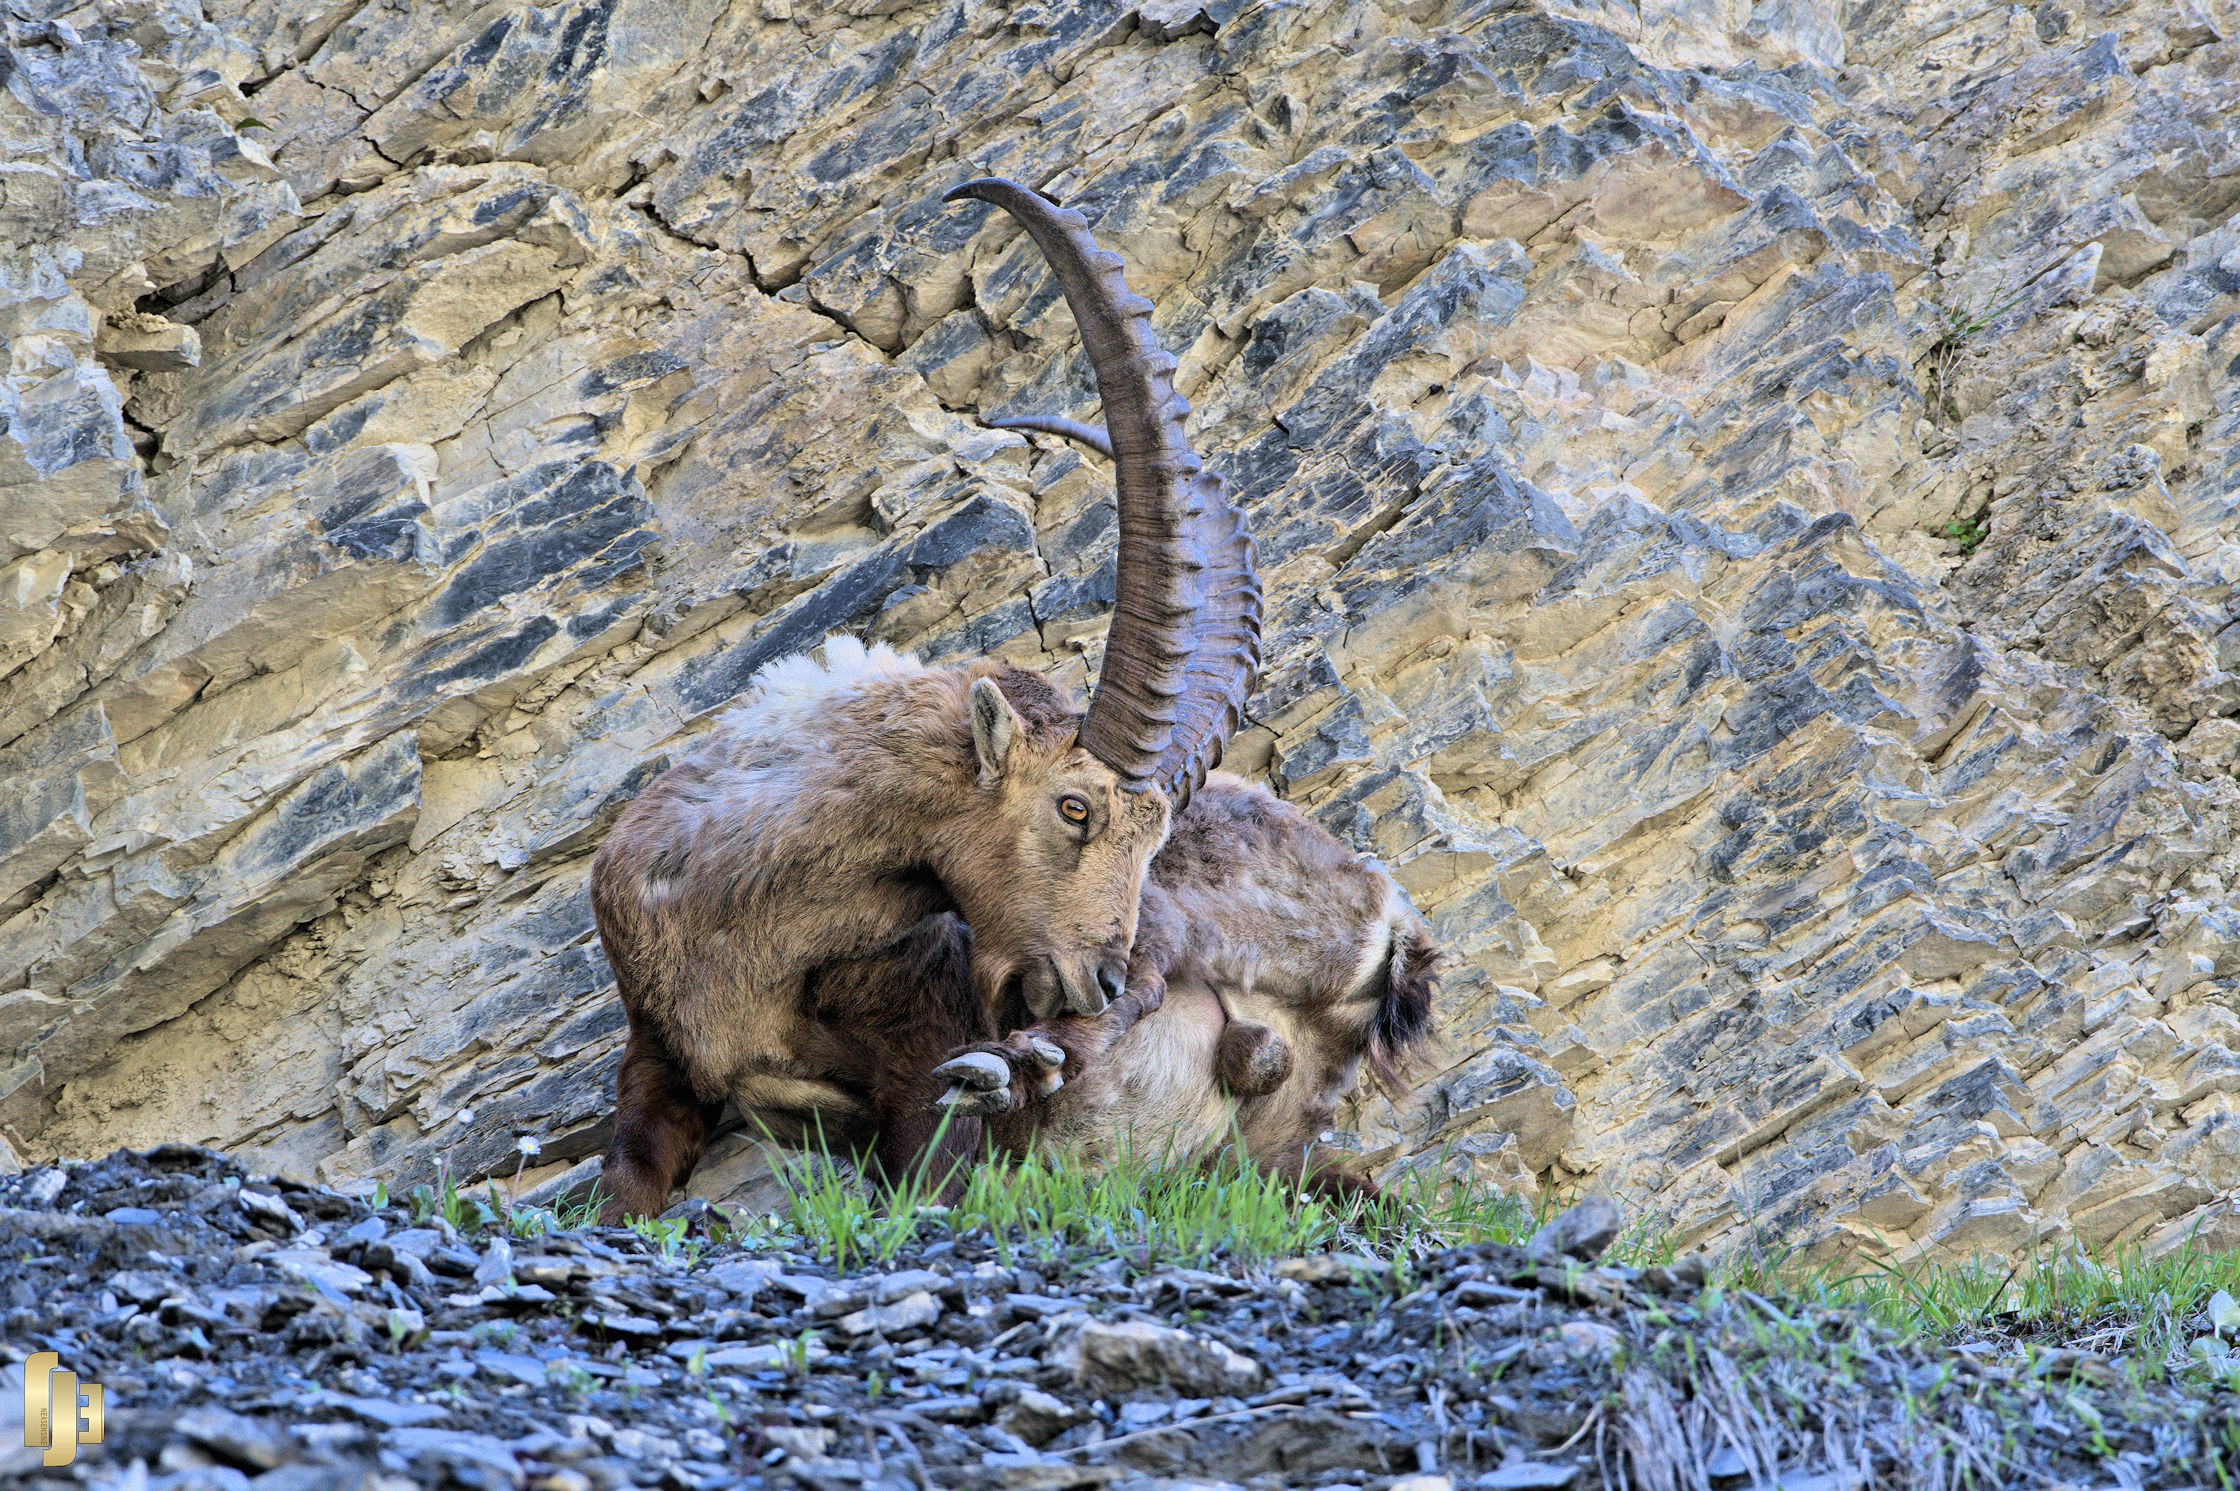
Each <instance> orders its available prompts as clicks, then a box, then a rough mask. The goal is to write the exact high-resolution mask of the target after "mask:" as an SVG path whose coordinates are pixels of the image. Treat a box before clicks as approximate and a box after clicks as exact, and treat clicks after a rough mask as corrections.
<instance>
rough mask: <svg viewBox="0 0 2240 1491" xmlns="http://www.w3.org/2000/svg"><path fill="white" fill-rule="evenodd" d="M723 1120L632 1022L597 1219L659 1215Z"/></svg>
mask: <svg viewBox="0 0 2240 1491" xmlns="http://www.w3.org/2000/svg"><path fill="white" fill-rule="evenodd" d="M722 1116H723V1105H722V1104H721V1103H703V1102H702V1101H700V1099H699V1098H698V1097H697V1096H695V1095H694V1093H693V1091H692V1084H691V1083H690V1082H688V1081H686V1080H685V1075H684V1072H683V1070H682V1069H681V1068H680V1067H678V1065H677V1064H676V1062H675V1061H673V1060H672V1059H671V1058H670V1056H669V1053H668V1051H667V1050H665V1049H664V1048H663V1047H662V1045H661V1043H660V1042H659V1041H657V1040H653V1039H650V1038H649V1037H648V1036H647V1034H646V1033H645V1032H644V1031H642V1030H640V1029H638V1028H637V1027H636V1026H635V1025H633V1027H632V1029H631V1031H630V1040H629V1043H628V1044H627V1045H625V1046H624V1047H623V1049H622V1069H621V1071H620V1072H618V1073H617V1074H616V1076H615V1114H614V1142H613V1143H612V1144H610V1145H609V1146H608V1147H607V1157H606V1162H605V1164H604V1166H603V1167H602V1168H601V1171H600V1185H601V1188H602V1189H604V1190H605V1191H606V1193H607V1202H606V1205H605V1207H604V1208H602V1210H601V1212H600V1220H601V1221H603V1222H606V1223H608V1224H610V1225H612V1224H614V1223H618V1222H620V1221H621V1220H622V1219H623V1218H624V1217H627V1216H641V1217H650V1216H654V1215H657V1214H658V1213H659V1212H660V1211H661V1209H662V1208H663V1207H665V1206H667V1205H668V1204H669V1195H670V1193H671V1192H672V1191H674V1190H676V1188H677V1187H678V1186H681V1185H683V1184H684V1183H685V1181H686V1180H688V1179H689V1178H690V1177H691V1175H692V1167H693V1166H694V1165H697V1164H698V1163H699V1162H700V1156H701V1155H702V1154H703V1153H705V1152H706V1150H707V1148H708V1135H709V1134H710V1133H711V1132H713V1131H714V1129H715V1125H716V1122H717V1120H719V1119H720V1118H721V1117H722Z"/></svg>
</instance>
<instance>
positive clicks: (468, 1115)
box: [452, 1108, 474, 1128]
mask: <svg viewBox="0 0 2240 1491" xmlns="http://www.w3.org/2000/svg"><path fill="white" fill-rule="evenodd" d="M452 1119H453V1121H454V1122H456V1123H457V1124H458V1125H459V1126H460V1127H461V1128H464V1127H466V1126H467V1125H468V1124H470V1123H473V1122H474V1109H472V1108H461V1109H460V1110H459V1111H458V1112H457V1113H455V1114H453V1115H452Z"/></svg>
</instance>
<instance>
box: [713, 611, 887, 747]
mask: <svg viewBox="0 0 2240 1491" xmlns="http://www.w3.org/2000/svg"><path fill="white" fill-rule="evenodd" d="M925 671H926V665H925V664H924V663H921V662H919V661H918V660H917V659H916V658H914V657H911V656H910V655H909V654H907V653H901V652H896V651H895V650H894V649H893V648H892V647H889V646H888V645H887V644H886V643H884V642H879V643H875V644H873V645H872V646H870V647H866V646H864V645H863V643H862V641H861V640H860V639H858V638H855V637H851V636H849V635H847V634H846V633H845V632H834V633H833V634H832V635H831V636H829V637H827V638H825V639H824V647H823V656H822V657H821V658H820V657H819V656H818V655H817V653H816V652H815V651H809V652H797V653H794V654H793V655H791V656H790V657H782V658H779V659H778V660H777V661H775V662H772V663H766V664H764V665H763V668H762V670H761V671H760V672H758V673H756V674H755V676H754V681H753V682H752V683H751V684H749V685H748V688H747V692H746V693H745V695H743V696H742V697H741V698H740V700H739V702H738V703H737V704H734V705H732V706H731V708H729V709H727V710H725V711H724V712H723V714H722V716H721V717H720V718H719V719H718V720H717V724H718V725H720V726H721V727H722V728H724V729H726V730H737V731H739V732H741V733H742V734H747V735H754V736H761V737H764V738H771V737H777V736H783V735H788V734H791V733H792V732H793V731H794V730H795V729H796V728H798V727H799V726H801V725H802V724H803V723H804V722H806V721H807V720H809V719H810V718H812V717H813V716H815V715H817V714H819V713H821V712H822V711H823V710H824V708H825V707H826V706H827V705H828V704H830V703H831V701H832V700H833V699H834V698H835V697H836V696H838V695H841V694H849V693H853V692H855V691H856V690H858V689H860V688H862V687H864V686H865V685H866V684H871V683H877V682H881V681H884V680H888V679H897V678H908V677H911V676H912V675H914V674H919V673H923V672H925Z"/></svg>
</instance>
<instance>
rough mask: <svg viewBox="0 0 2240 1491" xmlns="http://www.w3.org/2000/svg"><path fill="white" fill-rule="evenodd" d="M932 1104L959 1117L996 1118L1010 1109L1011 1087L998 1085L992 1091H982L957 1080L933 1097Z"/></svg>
mask: <svg viewBox="0 0 2240 1491" xmlns="http://www.w3.org/2000/svg"><path fill="white" fill-rule="evenodd" d="M933 1105H934V1106H935V1107H936V1108H943V1109H946V1110H948V1111H949V1112H951V1113H954V1114H956V1115H957V1116H958V1117H959V1118H996V1117H1000V1116H1001V1115H1003V1114H1005V1113H1009V1112H1010V1111H1011V1089H1010V1088H1008V1087H998V1088H996V1089H995V1090H994V1091H993V1092H982V1091H980V1090H979V1089H977V1088H972V1087H967V1086H965V1085H964V1084H963V1083H962V1082H959V1083H958V1084H957V1085H956V1086H954V1087H952V1088H950V1089H949V1090H948V1091H947V1092H945V1093H943V1094H941V1096H939V1097H937V1098H935V1099H934V1100H933Z"/></svg>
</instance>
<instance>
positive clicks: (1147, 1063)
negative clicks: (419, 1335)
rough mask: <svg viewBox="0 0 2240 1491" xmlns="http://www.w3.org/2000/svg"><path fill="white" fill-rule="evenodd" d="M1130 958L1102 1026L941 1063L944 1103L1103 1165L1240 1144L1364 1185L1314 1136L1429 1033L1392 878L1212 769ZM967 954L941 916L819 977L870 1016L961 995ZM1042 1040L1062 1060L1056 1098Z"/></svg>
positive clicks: (1294, 1166)
mask: <svg viewBox="0 0 2240 1491" xmlns="http://www.w3.org/2000/svg"><path fill="white" fill-rule="evenodd" d="M1135 954H1136V959H1137V963H1138V965H1139V966H1138V969H1137V971H1136V974H1135V976H1134V978H1133V980H1132V982H1131V987H1130V989H1129V991H1128V992H1127V993H1126V994H1125V995H1124V996H1123V997H1122V998H1120V999H1116V1000H1115V1001H1113V1003H1112V1005H1111V1006H1110V1007H1109V1008H1107V1009H1106V1010H1104V1011H1103V1012H1101V1013H1100V1014H1097V1015H1094V1016H1066V1017H1062V1018H1058V1019H1054V1020H1049V1021H1045V1022H1043V1023H1041V1024H1039V1025H1035V1026H1032V1027H1030V1028H1028V1029H1026V1030H1022V1031H1019V1032H1017V1033H1016V1034H1014V1035H1012V1036H1011V1037H1009V1038H1007V1039H1005V1040H1001V1041H994V1040H990V1041H983V1042H979V1043H976V1044H973V1045H970V1046H968V1047H966V1049H965V1051H964V1052H963V1053H961V1058H962V1059H957V1060H952V1061H951V1062H950V1063H948V1064H947V1065H946V1066H945V1067H944V1071H945V1072H947V1073H948V1074H950V1075H953V1076H955V1077H957V1078H959V1079H960V1081H961V1082H962V1083H963V1084H964V1088H963V1090H962V1091H959V1092H956V1093H953V1094H951V1095H950V1098H951V1102H952V1105H953V1106H955V1107H957V1108H959V1109H960V1110H961V1111H963V1112H966V1113H989V1114H992V1115H993V1116H990V1117H988V1118H987V1119H986V1122H987V1126H988V1136H989V1138H990V1139H991V1140H992V1141H993V1142H994V1144H995V1146H996V1147H997V1148H999V1149H1003V1150H1006V1151H1009V1152H1012V1153H1014V1154H1020V1153H1025V1152H1027V1151H1029V1150H1037V1149H1039V1150H1042V1151H1045V1152H1057V1151H1068V1152H1072V1153H1074V1154H1077V1155H1079V1156H1080V1157H1082V1158H1085V1159H1089V1160H1091V1161H1096V1160H1109V1159H1110V1158H1112V1156H1113V1155H1114V1154H1115V1152H1116V1149H1117V1147H1118V1146H1119V1145H1122V1144H1128V1145H1132V1146H1133V1147H1134V1148H1135V1151H1136V1152H1137V1153H1138V1154H1139V1155H1145V1156H1147V1157H1150V1158H1154V1159H1163V1160H1168V1161H1172V1162H1178V1163H1179V1162H1185V1161H1189V1160H1193V1159H1199V1158H1203V1157H1205V1156H1207V1155H1209V1154H1211V1153H1212V1152H1214V1151H1215V1150H1217V1149H1219V1148H1221V1147H1222V1146H1224V1145H1227V1144H1231V1143H1233V1142H1241V1146H1242V1149H1243V1151H1244V1155H1245V1157H1246V1158H1248V1159H1250V1160H1251V1161H1252V1162H1253V1163H1255V1164H1257V1165H1259V1166H1260V1167H1261V1168H1263V1169H1266V1170H1270V1171H1273V1172H1275V1173H1278V1174H1281V1175H1283V1176H1285V1177H1286V1178H1287V1179H1289V1180H1291V1181H1293V1182H1295V1183H1299V1184H1303V1185H1305V1186H1308V1187H1310V1188H1313V1189H1318V1190H1323V1191H1336V1192H1341V1193H1355V1192H1360V1191H1364V1190H1372V1189H1374V1188H1373V1186H1371V1185H1370V1183H1369V1182H1368V1181H1367V1180H1366V1179H1365V1178H1363V1177H1360V1176H1357V1175H1355V1174H1354V1173H1352V1172H1351V1171H1350V1170H1348V1169H1347V1168H1346V1167H1345V1165H1344V1163H1343V1161H1342V1159H1341V1157H1339V1156H1338V1155H1336V1154H1335V1153H1333V1152H1331V1151H1329V1150H1328V1149H1327V1148H1326V1146H1324V1145H1323V1143H1322V1139H1321V1136H1322V1134H1323V1133H1324V1132H1325V1131H1326V1130H1327V1129H1328V1128H1329V1127H1330V1126H1331V1125H1332V1123H1333V1122H1334V1121H1335V1119H1336V1116H1337V1109H1338V1105H1339V1103H1340V1102H1342V1101H1343V1100H1344V1098H1345V1096H1346V1094H1347V1093H1348V1092H1349V1091H1350V1090H1351V1089H1352V1087H1353V1086H1354V1083H1355V1081H1356V1080H1357V1078H1358V1077H1359V1075H1360V1072H1361V1068H1362V1067H1363V1066H1364V1065H1365V1064H1366V1065H1368V1066H1370V1067H1371V1068H1372V1069H1374V1070H1376V1071H1377V1072H1378V1073H1379V1074H1380V1075H1381V1076H1382V1077H1383V1078H1385V1079H1386V1080H1387V1081H1388V1082H1389V1081H1393V1080H1395V1079H1396V1078H1397V1075H1398V1069H1399V1068H1400V1067H1401V1066H1403V1065H1404V1064H1405V1063H1406V1062H1407V1061H1408V1059H1409V1057H1410V1056H1411V1055H1412V1054H1413V1053H1414V1052H1415V1051H1416V1050H1417V1049H1418V1048H1419V1047H1420V1045H1421V1043H1422V1041H1423V1040H1424V1039H1425V1038H1426V1037H1427V1035H1428V1033H1429V1022H1430V1014H1431V999H1432V992H1433V985H1434V981H1435V977H1436V969H1437V965H1438V961H1439V954H1438V952H1437V950H1436V949H1435V947H1434V946H1433V944H1432V941H1431V937H1430V934H1429V930H1428V928H1427V927H1426V926H1425V924H1424V921H1423V918H1422V917H1421V916H1420V915H1419V914H1418V913H1417V912H1416V910H1415V908H1414V907H1413V906H1411V905H1410V904H1409V902H1408V898H1407V896H1406V894H1405V893H1404V892H1402V891H1401V889H1400V887H1399V886H1398V885H1396V884H1395V883H1394V882H1393V880H1392V878H1391V877H1390V876H1389V875H1387V874H1386V873H1385V872H1384V871H1383V870H1381V869H1379V868H1378V867H1376V866H1375V865H1373V864H1371V863H1368V862H1365V861H1363V860H1362V859H1360V858H1359V857H1357V856H1356V855H1354V854H1353V853H1352V852H1351V851H1350V850H1348V849H1347V848H1346V846H1345V845H1344V844H1342V843H1340V842H1339V841H1338V840H1337V839H1336V838H1335V837H1334V836H1333V835H1331V834H1329V833H1327V832H1325V831H1324V830H1322V829H1321V828H1318V827H1316V826H1315V825H1314V824H1313V823H1311V822H1310V821H1308V820H1307V818H1306V817H1305V816H1304V815H1302V814H1301V813H1300V812H1299V811H1298V810H1297V809H1295V808H1293V807H1292V806H1290V805H1289V804H1288V803H1285V802H1282V801H1281V800H1279V799H1277V798H1276V797H1274V796H1273V795H1271V794H1270V793H1268V792H1266V791H1264V790H1262V789H1260V788H1258V787H1253V786H1250V785H1248V784H1246V783H1244V782H1242V781H1239V780H1237V779H1235V778H1233V777H1224V776H1219V775H1217V776H1215V777H1213V778H1212V779H1210V780H1209V781H1208V782H1207V783H1206V785H1205V786H1204V787H1203V788H1202V789H1200V790H1199V792H1198V793H1197V794H1196V795H1195V796H1194V797H1193V798H1192V799H1191V801H1190V805H1189V807H1188V808H1187V809H1186V810H1185V811H1184V812H1183V813H1182V814H1180V815H1179V816H1178V817H1177V818H1176V820H1175V823H1174V827H1173V829H1172V831H1171V832H1170V834H1169V835H1168V838H1167V841H1166V844H1165V846H1164V847H1163V848H1162V849H1161V850H1160V851H1159V853H1158V855H1157V857H1156V858H1154V859H1153V860H1152V862H1151V870H1150V876H1149V879H1148V880H1147V882H1146V884H1145V886H1144V892H1143V901H1142V910H1141V916H1140V921H1139V928H1138V932H1137V938H1136V946H1135ZM971 957H972V939H971V936H970V934H969V933H968V932H967V931H965V929H964V928H963V927H962V926H961V925H959V924H958V923H957V922H956V921H955V920H954V919H953V918H942V919H940V920H938V921H936V922H930V923H928V924H926V926H925V927H923V928H921V929H920V930H919V932H918V934H917V935H916V936H915V937H914V938H913V939H911V940H910V941H909V942H907V943H906V944H899V945H897V946H896V947H895V948H894V949H892V950H891V951H890V952H889V953H888V954H885V955H883V956H881V957H878V958H874V959H870V960H864V961H861V962H858V963H855V964H851V965H848V966H847V967H846V968H845V969H841V968H835V969H834V970H832V973H831V975H830V977H831V982H832V986H833V987H834V988H835V989H836V990H837V989H838V988H840V987H842V986H845V987H846V988H848V989H849V990H850V991H851V993H850V994H849V996H848V997H849V999H850V1000H851V1001H852V1002H854V1003H856V1004H861V1005H866V1006H877V1005H881V1004H885V1003H891V1002H892V1001H893V1000H894V998H896V997H897V995H896V993H895V992H892V991H895V990H898V989H900V988H905V987H915V988H918V989H920V990H924V991H933V990H938V989H939V988H940V986H941V985H942V984H943V983H944V982H947V983H949V984H952V985H953V984H958V983H960V982H961V981H963V980H964V979H965V978H966V977H967V975H966V973H965V970H966V968H967V967H969V964H970V961H971ZM882 987H883V988H886V989H887V990H889V991H890V992H887V993H884V994H882V993H880V992H879V990H880V989H881V988H882ZM1162 989H1163V991H1164V994H1163V1002H1161V1000H1160V996H1159V991H1160V990H1162ZM935 1002H936V1003H938V1002H939V1000H938V996H936V997H935ZM957 1002H961V1001H952V1003H957ZM1146 1003H1149V1004H1151V1005H1152V1006H1153V1007H1152V1008H1150V1009H1146V1008H1145V1007H1144V1006H1145V1004H1146ZM1037 1043H1041V1044H1048V1045H1053V1046H1055V1047H1056V1048H1058V1049H1059V1050H1060V1051H1062V1052H1063V1053H1064V1068H1063V1070H1064V1079H1065V1080H1064V1082H1063V1085H1062V1086H1061V1087H1059V1088H1058V1089H1057V1090H1056V1091H1054V1092H1052V1093H1050V1094H1048V1095H1047V1096H1045V1095H1043V1094H1042V1093H1041V1092H1040V1091H1039V1089H1040V1087H1041V1085H1042V1073H1041V1070H1040V1063H1039V1062H1038V1061H1036V1060H1035V1059H1033V1058H1032V1056H1031V1055H1030V1053H1029V1048H1030V1047H1031V1046H1033V1045H1034V1044H1037ZM988 1058H994V1060H993V1061H990V1060H989V1059H988Z"/></svg>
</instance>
